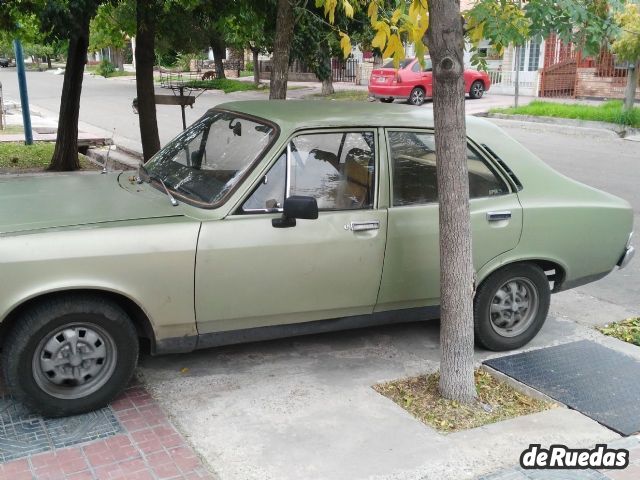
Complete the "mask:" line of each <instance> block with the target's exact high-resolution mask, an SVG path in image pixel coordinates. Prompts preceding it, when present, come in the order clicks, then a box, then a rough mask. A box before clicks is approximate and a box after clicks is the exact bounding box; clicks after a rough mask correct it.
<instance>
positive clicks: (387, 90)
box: [369, 85, 409, 100]
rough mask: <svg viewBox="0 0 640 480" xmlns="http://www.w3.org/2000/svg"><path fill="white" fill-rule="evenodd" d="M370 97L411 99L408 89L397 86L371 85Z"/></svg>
mask: <svg viewBox="0 0 640 480" xmlns="http://www.w3.org/2000/svg"><path fill="white" fill-rule="evenodd" d="M369 96H370V97H373V98H397V99H399V100H406V99H407V98H409V94H408V93H407V92H406V87H401V86H397V85H375V86H373V85H369Z"/></svg>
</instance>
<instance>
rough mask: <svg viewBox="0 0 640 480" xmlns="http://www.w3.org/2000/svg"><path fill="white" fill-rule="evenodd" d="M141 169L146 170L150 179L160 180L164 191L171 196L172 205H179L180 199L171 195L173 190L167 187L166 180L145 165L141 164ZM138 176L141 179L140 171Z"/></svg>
mask: <svg viewBox="0 0 640 480" xmlns="http://www.w3.org/2000/svg"><path fill="white" fill-rule="evenodd" d="M140 171H142V172H144V173H145V174H146V175H147V177H148V178H149V180H156V181H157V182H159V183H160V185H162V188H164V191H165V192H166V193H167V197H169V201H170V202H171V205H173V206H174V207H177V206H178V201H177V200H176V199H175V198H174V196H173V195H171V192H170V191H169V189H168V188H167V185H166V184H165V183H164V180H162V179H161V178H160V177H159V176H157V175H156V174H154V173H149V171H148V170H147V169H146V168H145V167H144V165H140ZM138 178H139V179H140V174H139V173H138Z"/></svg>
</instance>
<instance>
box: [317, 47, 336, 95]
mask: <svg viewBox="0 0 640 480" xmlns="http://www.w3.org/2000/svg"><path fill="white" fill-rule="evenodd" d="M318 56H319V57H320V61H321V62H322V64H321V65H320V68H319V69H318V71H317V72H316V75H317V76H318V77H319V78H320V81H321V82H322V91H321V92H320V94H321V95H331V94H332V93H335V90H334V89H333V71H332V69H331V52H330V50H329V44H328V42H323V43H322V44H321V45H320V48H319V50H318Z"/></svg>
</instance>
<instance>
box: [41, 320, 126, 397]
mask: <svg viewBox="0 0 640 480" xmlns="http://www.w3.org/2000/svg"><path fill="white" fill-rule="evenodd" d="M117 353H118V352H117V348H116V345H115V342H114V340H113V338H112V337H111V335H110V334H109V333H108V332H106V331H105V330H104V329H102V328H101V327H99V326H97V325H94V324H87V323H70V324H68V325H65V326H63V327H60V328H58V329H57V330H55V331H54V332H53V333H51V334H48V335H46V336H45V337H44V338H43V339H42V340H41V341H40V343H39V344H38V347H37V348H36V350H35V353H34V355H33V362H32V370H33V377H34V380H35V381H36V383H37V384H38V386H39V387H40V388H41V389H42V390H43V391H44V392H46V393H47V394H49V395H51V396H53V397H56V398H61V399H76V398H82V397H86V396H88V395H91V394H92V393H94V392H96V391H98V390H99V389H100V388H102V387H103V386H104V385H105V384H106V383H107V382H108V381H109V379H110V378H111V376H112V374H113V371H114V369H115V366H116V361H117Z"/></svg>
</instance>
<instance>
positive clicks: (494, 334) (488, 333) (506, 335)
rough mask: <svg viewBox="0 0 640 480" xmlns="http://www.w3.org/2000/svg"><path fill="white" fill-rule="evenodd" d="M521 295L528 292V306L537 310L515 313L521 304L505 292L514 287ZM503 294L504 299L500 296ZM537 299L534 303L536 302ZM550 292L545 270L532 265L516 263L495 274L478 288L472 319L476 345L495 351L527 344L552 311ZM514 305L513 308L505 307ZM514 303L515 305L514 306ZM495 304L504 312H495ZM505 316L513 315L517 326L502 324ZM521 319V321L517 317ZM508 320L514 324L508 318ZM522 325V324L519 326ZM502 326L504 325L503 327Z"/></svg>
mask: <svg viewBox="0 0 640 480" xmlns="http://www.w3.org/2000/svg"><path fill="white" fill-rule="evenodd" d="M514 285H515V286H517V287H518V288H517V289H516V290H515V291H517V292H518V294H519V295H520V294H521V293H522V292H526V295H527V296H523V297H520V296H519V297H518V300H519V299H520V298H528V301H527V304H528V305H529V307H530V308H534V306H533V305H534V304H535V311H533V310H532V311H531V312H528V311H526V310H525V312H526V313H525V314H524V315H525V316H524V317H523V316H522V313H521V312H522V311H521V310H517V311H513V310H511V309H512V308H517V307H518V305H519V304H518V301H515V302H514V300H515V298H516V297H515V296H514V294H513V293H512V298H511V299H509V298H505V297H507V295H506V294H505V292H506V290H510V291H511V292H513V290H514V289H513V286H514ZM499 292H501V293H502V297H501V296H500V295H498V294H499ZM534 299H535V302H534ZM550 299H551V291H550V288H549V280H548V279H547V276H546V275H545V273H544V271H543V270H542V269H541V268H540V267H538V266H537V265H534V264H532V263H516V264H513V265H508V266H506V267H504V268H501V269H500V270H498V271H496V272H494V273H492V274H491V275H490V276H489V277H488V278H487V279H486V280H485V281H484V282H482V284H481V285H480V287H479V288H478V290H477V292H476V297H475V299H474V303H473V317H474V325H475V340H476V344H478V345H479V346H481V347H484V348H486V349H488V350H493V351H496V352H499V351H504V350H513V349H516V348H520V347H522V346H523V345H526V344H527V343H528V342H529V341H531V339H533V337H535V336H536V334H537V333H538V332H539V331H540V329H541V328H542V325H544V322H545V320H546V318H547V313H548V312H549V302H550ZM509 302H511V305H512V306H511V307H508V306H506V305H507V304H508V303H509ZM514 303H515V306H514ZM492 305H495V308H496V309H501V311H504V312H505V313H500V312H494V313H492V312H491V310H492ZM504 315H508V316H509V317H511V316H513V320H514V322H515V323H514V324H513V325H509V324H508V323H506V324H505V323H503V322H504V321H505V320H504ZM518 317H520V320H517V318H518ZM508 321H511V319H509V320H508ZM520 322H522V323H520ZM500 324H502V325H505V326H500Z"/></svg>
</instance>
